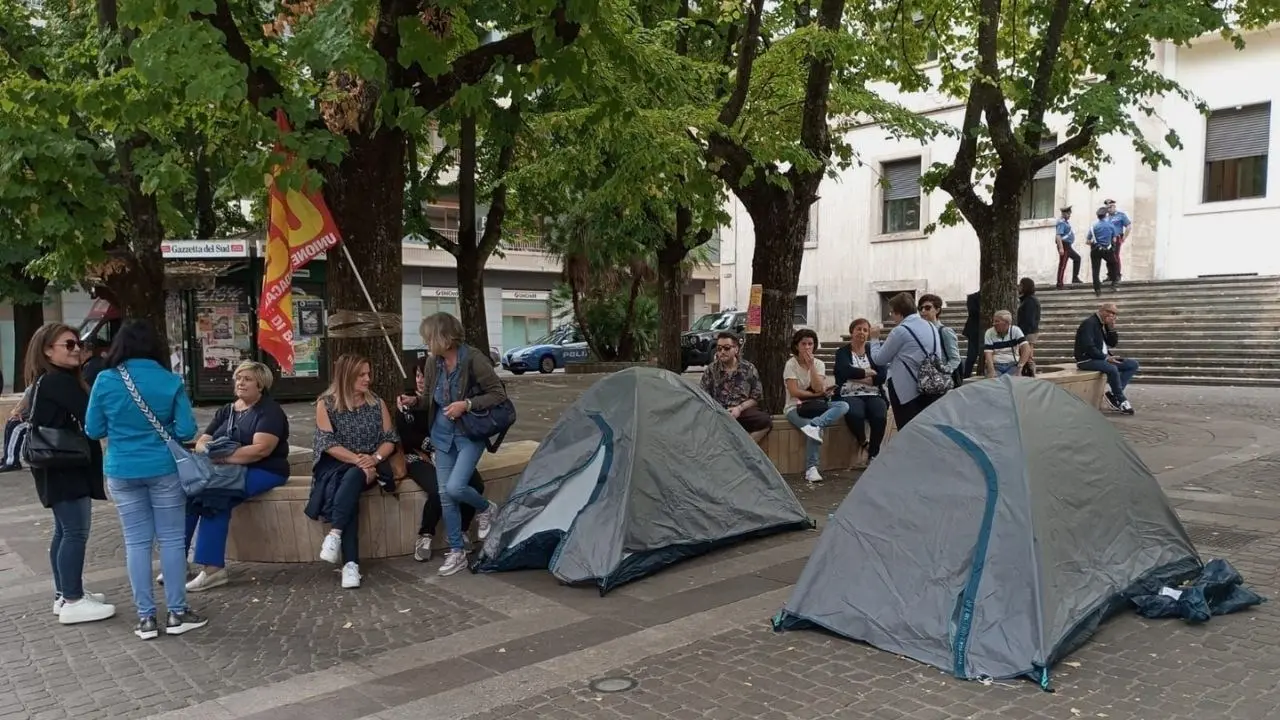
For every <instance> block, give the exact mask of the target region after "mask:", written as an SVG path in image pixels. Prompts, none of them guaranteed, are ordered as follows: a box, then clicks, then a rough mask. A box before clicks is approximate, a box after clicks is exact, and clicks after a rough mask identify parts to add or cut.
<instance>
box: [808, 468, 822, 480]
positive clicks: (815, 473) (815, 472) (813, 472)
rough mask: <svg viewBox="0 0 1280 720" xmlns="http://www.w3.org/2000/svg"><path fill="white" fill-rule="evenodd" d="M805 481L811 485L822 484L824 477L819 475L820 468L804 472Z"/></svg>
mask: <svg viewBox="0 0 1280 720" xmlns="http://www.w3.org/2000/svg"><path fill="white" fill-rule="evenodd" d="M804 479H805V480H808V481H809V482H811V483H820V482H822V475H820V474H818V468H816V467H811V468H809V469H808V470H805V471H804Z"/></svg>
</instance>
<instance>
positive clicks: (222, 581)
mask: <svg viewBox="0 0 1280 720" xmlns="http://www.w3.org/2000/svg"><path fill="white" fill-rule="evenodd" d="M230 579H231V578H229V577H228V576H227V569H226V568H221V569H219V570H214V571H213V572H209V571H208V570H201V571H200V574H199V575H197V576H195V577H194V578H192V580H191V582H189V583H187V592H200V591H201V590H211V589H213V588H216V587H221V586H223V585H226V584H227V582H228V581H229V580H230Z"/></svg>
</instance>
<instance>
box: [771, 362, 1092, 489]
mask: <svg viewBox="0 0 1280 720" xmlns="http://www.w3.org/2000/svg"><path fill="white" fill-rule="evenodd" d="M1036 377H1037V378H1038V379H1041V380H1045V381H1046V382H1051V383H1053V384H1055V385H1057V386H1058V387H1060V388H1062V389H1063V390H1066V391H1067V392H1069V393H1071V394H1072V395H1075V396H1076V397H1078V398H1080V399H1081V400H1084V401H1085V402H1086V403H1089V404H1090V405H1091V406H1092V407H1095V408H1097V407H1103V397H1102V394H1103V392H1104V391H1105V390H1106V389H1107V380H1106V378H1105V377H1103V375H1102V373H1100V372H1096V371H1092V370H1078V369H1076V368H1074V367H1063V366H1057V365H1053V366H1039V367H1037V373H1036ZM978 380H979V378H972V379H970V380H968V381H967V382H978ZM897 431H898V426H897V424H896V423H895V422H894V421H893V410H892V409H890V410H889V425H888V428H887V429H886V430H885V435H884V442H885V443H888V442H889V440H890V439H892V438H893V436H894V434H896V433H897ZM806 440H807V438H805V436H804V434H803V433H801V432H800V431H799V430H798V429H797V428H796V427H795V426H794V425H792V424H791V423H790V422H787V418H786V416H784V415H774V416H773V429H772V430H771V431H770V432H769V434H768V435H766V436H765V438H764V440H762V441H761V443H760V447H761V448H763V449H764V452H765V455H768V456H769V459H770V460H771V461H772V462H773V465H774V467H776V468H778V472H780V473H782V474H784V475H790V474H793V473H802V472H804V471H805V466H804V463H805V457H804V456H805V441H806ZM866 459H867V458H866V455H865V453H864V452H863V451H862V450H861V449H860V448H858V446H857V445H856V444H855V443H854V441H853V433H851V432H849V426H848V425H846V424H845V422H844V420H841V421H840V422H839V423H837V424H835V425H833V426H831V427H829V428H827V429H825V430H823V433H822V453H821V455H819V460H818V470H820V471H826V470H833V471H835V470H844V469H846V468H849V467H851V466H852V465H853V464H854V463H855V462H856V461H861V462H865V461H866Z"/></svg>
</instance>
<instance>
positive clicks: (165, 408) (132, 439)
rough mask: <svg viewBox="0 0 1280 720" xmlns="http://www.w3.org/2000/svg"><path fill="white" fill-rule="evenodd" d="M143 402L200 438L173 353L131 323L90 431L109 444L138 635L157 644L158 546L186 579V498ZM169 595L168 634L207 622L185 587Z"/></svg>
mask: <svg viewBox="0 0 1280 720" xmlns="http://www.w3.org/2000/svg"><path fill="white" fill-rule="evenodd" d="M130 384H132V386H133V387H132V388H130ZM135 391H136V393H137V397H135V395H134V393H135ZM139 403H144V404H146V405H147V406H148V407H149V408H150V409H151V412H152V413H153V414H154V415H155V417H156V419H157V420H158V421H159V422H160V424H161V425H162V426H163V427H164V428H165V431H166V432H168V433H169V435H170V436H172V437H173V438H174V439H175V440H190V439H191V438H193V437H195V435H196V418H195V413H193V412H192V410H191V401H190V400H189V399H187V391H186V388H185V387H183V385H182V379H181V378H179V377H178V376H177V375H175V374H173V373H172V372H170V370H169V352H168V350H167V349H166V348H165V347H164V344H163V343H161V342H160V338H159V335H157V333H156V331H155V329H154V328H153V327H152V326H151V324H150V323H148V322H146V321H143V320H129V321H127V322H125V324H124V325H123V326H122V327H121V328H120V332H119V334H117V335H116V337H115V339H114V340H113V341H112V343H111V349H110V350H108V351H107V358H106V369H105V370H103V371H102V372H101V373H100V374H99V375H98V377H97V379H96V380H95V381H94V383H93V391H92V392H91V393H90V395H89V409H88V411H87V412H86V415H87V418H86V419H85V427H84V430H85V434H86V435H88V436H89V437H90V438H92V439H94V440H98V439H102V438H106V440H107V452H106V457H105V462H104V463H103V469H104V472H105V474H106V476H107V487H108V488H109V489H110V490H111V497H112V498H114V499H115V503H116V510H117V511H118V512H119V513H120V527H121V529H122V531H123V532H124V544H125V566H126V567H127V568H128V570H129V584H130V585H131V586H132V587H133V603H134V605H135V606H137V608H138V627H137V629H136V630H134V634H136V635H137V636H138V637H140V638H142V639H143V640H150V639H152V638H154V637H156V636H158V635H159V634H160V629H159V624H158V623H157V622H156V604H155V598H154V596H153V595H152V584H151V548H152V546H153V545H154V544H155V543H156V541H157V540H159V543H160V570H161V572H162V573H163V574H164V575H166V576H168V577H171V578H180V577H183V576H185V575H186V572H187V558H186V548H185V540H186V538H185V531H186V515H187V496H186V493H185V492H184V491H183V489H182V483H180V482H179V481H178V468H177V465H175V464H174V461H173V456H172V455H171V454H170V453H169V448H168V447H167V446H166V445H165V441H164V440H163V439H161V437H160V434H159V433H158V432H156V430H155V428H154V427H152V425H151V422H150V421H149V420H148V419H147V417H146V415H144V414H143V412H142V410H141V408H140V407H139ZM164 590H165V592H164V594H165V605H166V606H167V607H166V609H167V610H168V611H169V612H168V617H167V618H166V622H165V632H166V633H167V634H169V635H181V634H182V633H185V632H188V631H190V630H195V629H197V628H201V627H204V626H205V625H206V624H207V623H208V621H207V620H205V619H204V618H203V617H201V616H199V615H197V614H196V613H194V612H192V611H191V609H190V608H189V607H187V589H186V586H185V585H184V584H183V583H180V582H174V583H166V584H165V587H164Z"/></svg>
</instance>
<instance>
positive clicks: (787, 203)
mask: <svg viewBox="0 0 1280 720" xmlns="http://www.w3.org/2000/svg"><path fill="white" fill-rule="evenodd" d="M790 195H791V193H785V194H783V193H777V194H771V195H770V196H769V197H767V198H762V197H760V196H758V195H755V194H749V193H746V192H744V191H741V190H740V191H739V192H738V197H739V199H741V200H742V201H743V203H742V204H743V205H744V206H746V208H747V212H748V213H750V215H751V220H752V222H753V223H754V224H755V235H756V250H755V256H754V257H753V258H752V259H751V284H752V285H760V286H761V287H762V289H763V293H762V294H761V300H760V303H761V312H760V335H759V336H758V337H755V338H750V339H749V341H748V342H747V346H746V353H747V356H748V359H749V360H750V361H751V362H752V363H753V364H754V365H755V366H756V370H758V371H759V372H760V377H761V379H762V380H763V382H764V408H765V411H766V412H769V413H775V414H776V413H780V412H782V408H783V406H784V405H785V402H784V401H785V396H784V388H783V384H782V367H783V365H785V364H786V362H787V358H788V357H790V355H791V347H790V346H791V334H792V325H791V317H792V309H793V305H794V303H795V298H796V286H797V285H798V284H799V281H800V260H801V258H802V257H803V255H804V239H805V236H806V235H807V234H808V232H809V205H810V204H811V203H812V202H813V200H812V198H810V199H809V200H808V201H804V200H800V199H798V198H792V197H790ZM744 196H745V197H744ZM747 198H751V200H750V202H748V200H747Z"/></svg>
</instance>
